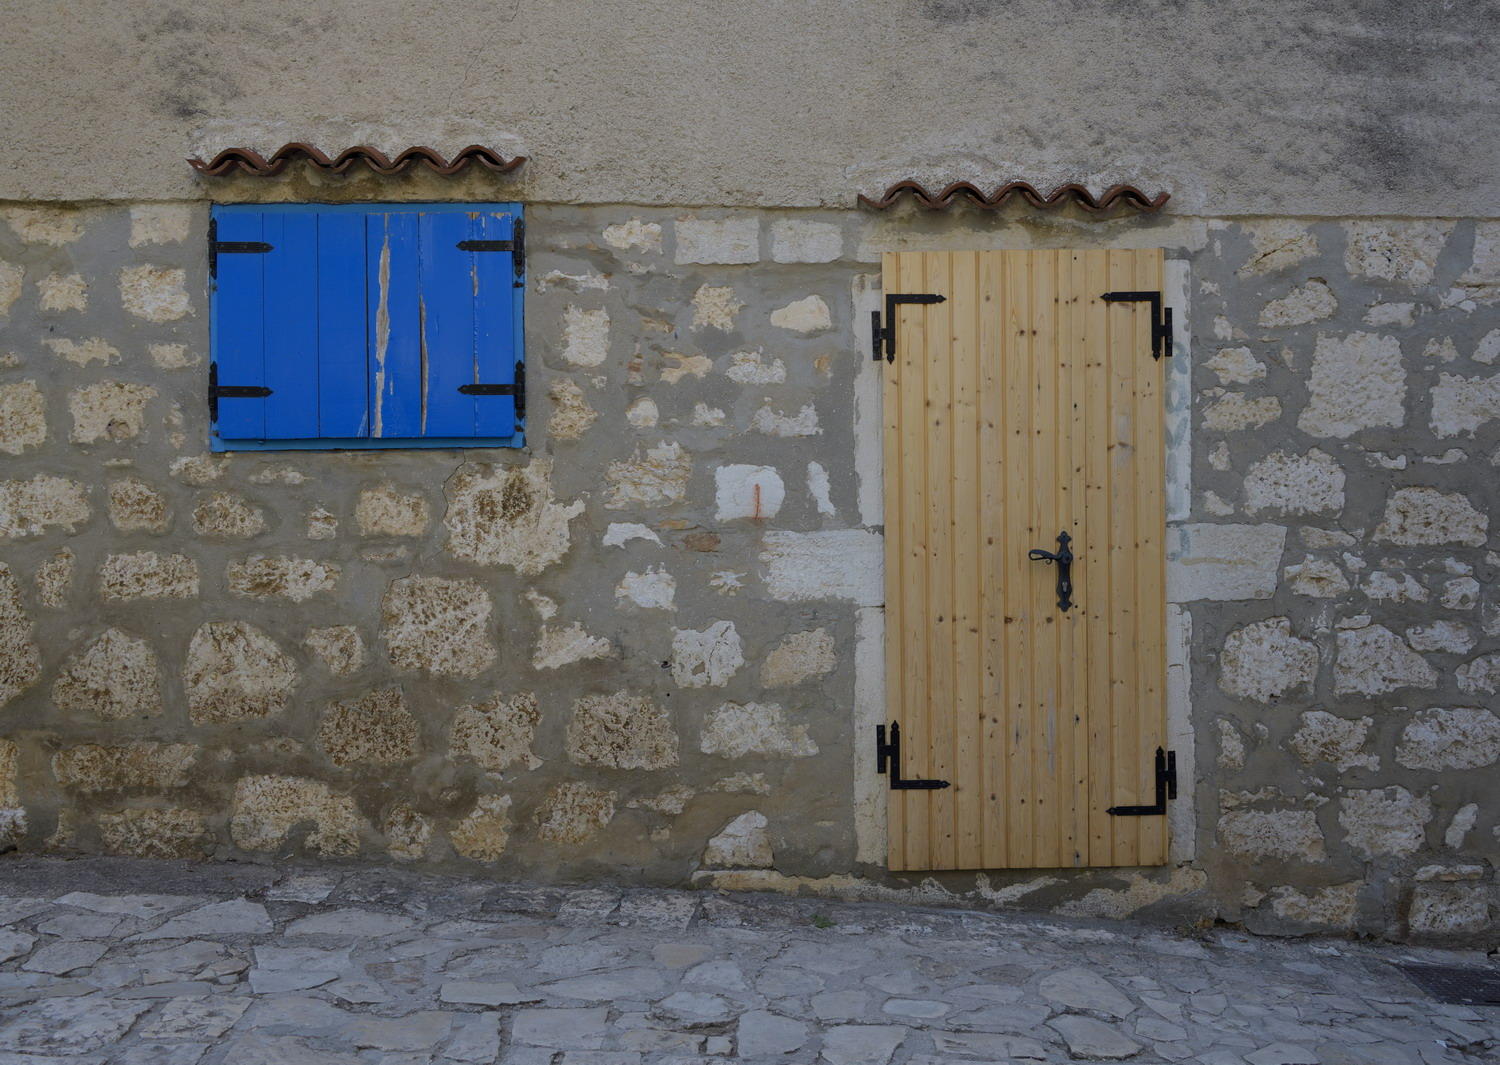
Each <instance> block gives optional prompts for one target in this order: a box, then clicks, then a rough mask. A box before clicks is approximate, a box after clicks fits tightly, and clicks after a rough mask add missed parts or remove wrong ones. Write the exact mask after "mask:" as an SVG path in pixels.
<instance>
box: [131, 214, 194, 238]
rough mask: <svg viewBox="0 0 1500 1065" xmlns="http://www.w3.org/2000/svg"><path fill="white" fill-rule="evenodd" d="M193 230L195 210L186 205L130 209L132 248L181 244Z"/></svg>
mask: <svg viewBox="0 0 1500 1065" xmlns="http://www.w3.org/2000/svg"><path fill="white" fill-rule="evenodd" d="M192 228H193V208H192V207H190V206H187V205H185V204H174V203H143V204H138V205H137V206H135V207H132V208H131V209H130V246H131V247H132V248H141V247H145V246H146V245H148V244H181V243H182V242H183V241H185V240H187V239H188V236H189V235H190V234H191V233H192Z"/></svg>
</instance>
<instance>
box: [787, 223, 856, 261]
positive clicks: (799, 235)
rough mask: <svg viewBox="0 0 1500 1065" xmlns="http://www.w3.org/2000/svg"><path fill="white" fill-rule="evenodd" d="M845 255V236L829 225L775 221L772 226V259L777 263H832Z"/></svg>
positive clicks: (835, 227)
mask: <svg viewBox="0 0 1500 1065" xmlns="http://www.w3.org/2000/svg"><path fill="white" fill-rule="evenodd" d="M843 251H844V235H843V233H842V231H841V230H840V229H839V227H838V226H836V225H834V224H832V223H830V222H812V221H807V220H805V219H800V218H778V219H777V220H776V221H774V222H772V223H771V259H772V260H773V261H775V262H778V263H831V262H835V261H837V260H838V258H839V257H840V256H841V255H842V254H843Z"/></svg>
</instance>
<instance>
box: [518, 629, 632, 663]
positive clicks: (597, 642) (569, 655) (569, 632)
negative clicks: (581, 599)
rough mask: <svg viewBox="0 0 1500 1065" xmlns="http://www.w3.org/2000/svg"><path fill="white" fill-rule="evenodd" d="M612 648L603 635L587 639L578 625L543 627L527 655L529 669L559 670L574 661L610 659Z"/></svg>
mask: <svg viewBox="0 0 1500 1065" xmlns="http://www.w3.org/2000/svg"><path fill="white" fill-rule="evenodd" d="M614 653H615V645H614V643H613V642H612V641H610V640H608V639H606V638H605V637H603V636H591V635H589V633H588V632H586V631H584V628H583V625H582V623H581V622H577V621H575V622H573V624H571V625H568V626H566V627H563V628H554V627H552V626H550V625H543V626H542V628H541V631H540V632H539V633H538V634H537V641H536V650H535V651H533V652H532V655H531V667H532V668H533V669H561V668H562V667H563V666H570V665H572V664H573V663H575V662H586V661H589V660H590V659H599V658H612V657H613V656H614Z"/></svg>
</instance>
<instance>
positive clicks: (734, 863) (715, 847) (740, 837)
mask: <svg viewBox="0 0 1500 1065" xmlns="http://www.w3.org/2000/svg"><path fill="white" fill-rule="evenodd" d="M766 824H767V821H766V815H765V814H763V813H761V812H760V811H758V810H751V811H750V812H749V813H743V814H740V816H738V817H736V818H735V819H734V820H733V821H730V822H729V824H727V825H725V826H724V827H723V828H722V829H720V830H719V833H718V835H716V836H714V837H713V838H712V839H710V840H709V841H708V846H707V847H705V848H704V850H703V864H704V865H706V866H708V867H710V868H719V869H769V868H770V867H771V866H772V865H773V864H774V863H775V857H774V855H773V854H772V853H771V838H770V836H768V835H767V834H766Z"/></svg>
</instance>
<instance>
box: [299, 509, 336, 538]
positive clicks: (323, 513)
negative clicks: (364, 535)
mask: <svg viewBox="0 0 1500 1065" xmlns="http://www.w3.org/2000/svg"><path fill="white" fill-rule="evenodd" d="M338 534H339V519H338V516H337V515H336V514H334V513H333V512H331V511H329V510H327V509H325V508H323V507H313V509H312V510H310V511H308V512H307V538H308V539H309V540H332V539H334V538H336V537H337V536H338Z"/></svg>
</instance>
